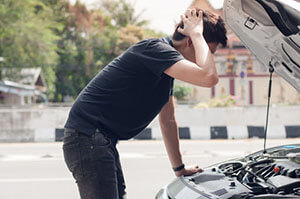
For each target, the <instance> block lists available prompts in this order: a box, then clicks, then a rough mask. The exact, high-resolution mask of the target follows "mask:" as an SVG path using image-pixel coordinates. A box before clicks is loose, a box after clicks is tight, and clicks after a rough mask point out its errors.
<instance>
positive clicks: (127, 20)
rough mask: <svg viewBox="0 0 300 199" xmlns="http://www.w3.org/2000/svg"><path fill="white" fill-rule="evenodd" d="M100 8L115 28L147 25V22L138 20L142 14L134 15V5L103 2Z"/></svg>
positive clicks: (123, 1)
mask: <svg viewBox="0 0 300 199" xmlns="http://www.w3.org/2000/svg"><path fill="white" fill-rule="evenodd" d="M102 7H103V8H104V11H105V13H106V14H107V15H108V16H110V17H111V19H112V20H113V23H114V24H115V25H116V26H117V27H126V26H128V25H135V26H140V27H143V26H145V25H147V24H148V21H147V20H140V18H141V15H142V13H143V12H141V13H139V14H137V15H135V14H136V13H135V10H134V5H133V4H131V3H129V2H128V1H126V0H103V1H102Z"/></svg>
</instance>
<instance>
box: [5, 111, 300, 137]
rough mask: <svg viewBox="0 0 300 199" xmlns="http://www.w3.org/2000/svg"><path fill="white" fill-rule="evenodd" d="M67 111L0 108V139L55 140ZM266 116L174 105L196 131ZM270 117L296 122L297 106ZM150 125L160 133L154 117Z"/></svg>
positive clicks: (276, 122)
mask: <svg viewBox="0 0 300 199" xmlns="http://www.w3.org/2000/svg"><path fill="white" fill-rule="evenodd" d="M68 112H69V108H68V107H60V108H31V109H25V108H24V109H0V142H32V141H55V139H56V138H55V130H56V129H57V128H58V129H60V128H63V126H64V123H65V121H66V119H67V116H68ZM265 117H266V107H244V108H242V107H236V108H210V109H191V108H189V107H187V106H178V107H177V109H176V118H177V121H178V125H179V126H180V127H190V128H194V129H197V132H198V131H199V133H200V131H201V129H207V128H210V127H211V126H227V127H229V128H231V129H232V128H233V129H239V128H240V127H243V128H244V127H245V128H246V126H264V125H265ZM269 119H270V120H269V125H270V129H272V128H275V127H279V126H281V127H282V128H283V126H299V125H300V106H287V107H271V109H270V117H269ZM281 127H280V128H281ZM149 128H152V129H154V131H155V134H157V135H158V134H160V132H159V123H158V120H157V118H156V119H155V120H154V121H153V122H152V123H151V124H150V125H149ZM157 137H160V136H157ZM275 137H276V136H275Z"/></svg>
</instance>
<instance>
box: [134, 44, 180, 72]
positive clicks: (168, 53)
mask: <svg viewBox="0 0 300 199" xmlns="http://www.w3.org/2000/svg"><path fill="white" fill-rule="evenodd" d="M135 55H136V56H137V58H138V59H139V61H140V63H142V65H144V66H145V67H146V68H147V69H149V70H150V71H151V72H152V73H154V74H155V75H157V76H161V75H162V74H163V73H164V71H165V70H166V69H167V68H169V67H170V66H172V65H173V64H175V63H176V62H178V61H180V60H182V59H184V57H183V56H182V55H181V54H180V53H179V52H178V51H177V50H176V49H175V48H174V47H172V46H171V45H170V44H168V43H165V42H163V41H162V40H159V39H153V40H149V42H148V43H147V44H146V45H145V46H144V48H140V51H139V52H136V54H135Z"/></svg>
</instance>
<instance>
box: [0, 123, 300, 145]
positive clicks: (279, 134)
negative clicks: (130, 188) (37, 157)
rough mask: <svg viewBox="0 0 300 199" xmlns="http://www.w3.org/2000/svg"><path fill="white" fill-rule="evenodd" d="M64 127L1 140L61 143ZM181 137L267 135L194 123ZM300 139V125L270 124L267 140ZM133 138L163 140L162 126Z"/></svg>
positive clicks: (260, 129) (20, 133)
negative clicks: (195, 124)
mask: <svg viewBox="0 0 300 199" xmlns="http://www.w3.org/2000/svg"><path fill="white" fill-rule="evenodd" d="M63 135H64V129H63V128H45V129H35V130H19V131H16V130H15V131H13V132H5V131H2V132H0V143H1V142H61V141H62V140H63ZM179 138H180V139H185V140H216V139H251V138H259V139H263V138H264V127H263V126H192V127H179ZM285 138H300V126H283V125H278V126H269V127H268V139H285ZM133 140H162V134H161V131H160V128H159V127H153V128H146V129H144V130H143V131H142V132H141V133H139V134H138V135H137V136H135V137H134V138H133Z"/></svg>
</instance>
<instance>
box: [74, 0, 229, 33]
mask: <svg viewBox="0 0 300 199" xmlns="http://www.w3.org/2000/svg"><path fill="white" fill-rule="evenodd" d="M70 1H71V2H75V1H76V0H70ZM80 1H81V2H85V3H86V4H87V5H91V4H93V3H96V4H97V3H99V2H101V0H80ZM127 1H129V2H131V3H133V4H134V6H135V9H136V14H138V13H140V12H141V11H143V10H144V13H143V14H142V18H143V19H147V20H148V21H149V25H148V26H149V28H151V29H154V30H157V31H162V32H164V33H166V34H172V33H173V31H174V26H175V24H176V23H177V22H178V21H179V19H180V15H181V14H182V13H184V11H185V10H186V9H187V8H188V7H189V6H190V4H191V3H192V2H193V0H127ZM223 1H224V0H210V2H211V3H212V6H213V7H215V8H221V7H222V5H223Z"/></svg>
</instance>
